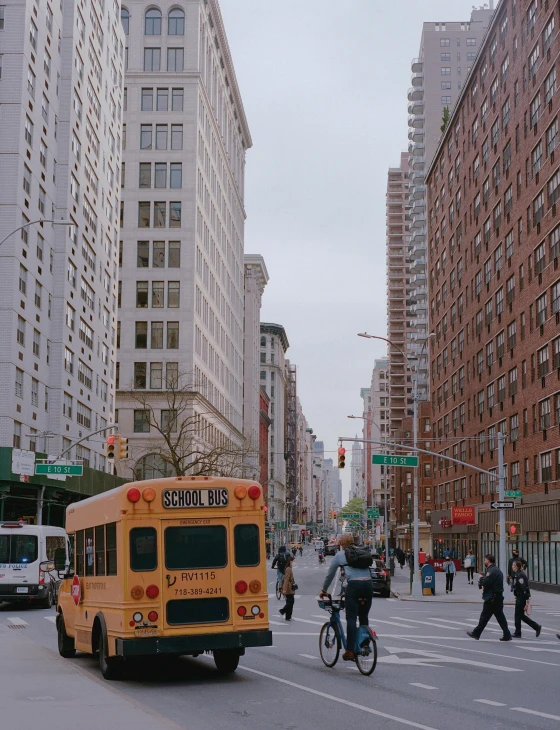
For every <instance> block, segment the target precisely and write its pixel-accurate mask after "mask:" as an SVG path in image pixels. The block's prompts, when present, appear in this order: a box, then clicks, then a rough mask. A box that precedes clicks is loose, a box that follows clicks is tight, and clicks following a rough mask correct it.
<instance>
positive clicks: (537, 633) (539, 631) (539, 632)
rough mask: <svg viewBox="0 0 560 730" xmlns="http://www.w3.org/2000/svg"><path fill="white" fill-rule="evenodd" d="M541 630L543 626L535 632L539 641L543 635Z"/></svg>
mask: <svg viewBox="0 0 560 730" xmlns="http://www.w3.org/2000/svg"><path fill="white" fill-rule="evenodd" d="M541 630H542V626H539V628H538V629H536V631H535V633H536V635H537V639H538V638H539V636H540V635H541Z"/></svg>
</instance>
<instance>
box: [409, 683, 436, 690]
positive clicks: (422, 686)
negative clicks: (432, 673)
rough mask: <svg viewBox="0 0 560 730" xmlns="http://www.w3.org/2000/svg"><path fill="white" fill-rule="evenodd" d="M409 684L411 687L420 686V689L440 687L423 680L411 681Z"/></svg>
mask: <svg viewBox="0 0 560 730" xmlns="http://www.w3.org/2000/svg"><path fill="white" fill-rule="evenodd" d="M409 685H410V686H411V687H420V689H438V688H437V687H432V685H431V684H422V682H409Z"/></svg>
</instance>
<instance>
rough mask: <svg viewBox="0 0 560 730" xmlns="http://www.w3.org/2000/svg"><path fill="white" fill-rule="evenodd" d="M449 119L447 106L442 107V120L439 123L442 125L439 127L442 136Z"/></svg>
mask: <svg viewBox="0 0 560 730" xmlns="http://www.w3.org/2000/svg"><path fill="white" fill-rule="evenodd" d="M449 118H450V114H449V107H448V106H444V107H443V116H442V118H441V121H442V125H441V127H440V129H441V133H442V134H443V133H444V132H445V130H446V129H447V125H448V124H449Z"/></svg>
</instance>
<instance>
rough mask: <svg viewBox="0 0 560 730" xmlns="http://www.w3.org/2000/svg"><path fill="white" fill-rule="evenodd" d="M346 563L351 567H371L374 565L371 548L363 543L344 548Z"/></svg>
mask: <svg viewBox="0 0 560 730" xmlns="http://www.w3.org/2000/svg"><path fill="white" fill-rule="evenodd" d="M344 555H345V556H346V564H347V565H349V566H350V567H351V568H369V567H371V566H372V565H373V557H372V555H371V554H370V552H369V550H368V549H367V548H365V547H362V546H361V545H349V546H348V547H347V548H345V549H344Z"/></svg>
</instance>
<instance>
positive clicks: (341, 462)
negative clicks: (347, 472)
mask: <svg viewBox="0 0 560 730" xmlns="http://www.w3.org/2000/svg"><path fill="white" fill-rule="evenodd" d="M345 466H346V449H345V448H344V446H341V447H340V448H339V450H338V468H339V469H344V467H345Z"/></svg>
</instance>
